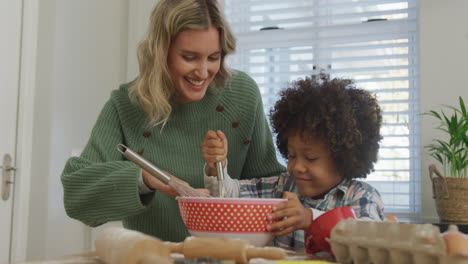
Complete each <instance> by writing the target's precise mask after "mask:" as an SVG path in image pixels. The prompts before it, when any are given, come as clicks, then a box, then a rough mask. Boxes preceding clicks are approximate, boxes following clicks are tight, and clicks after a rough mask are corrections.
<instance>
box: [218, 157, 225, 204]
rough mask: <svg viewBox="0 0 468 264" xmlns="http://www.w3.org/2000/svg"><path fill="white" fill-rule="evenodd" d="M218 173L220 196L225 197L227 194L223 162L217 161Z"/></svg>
mask: <svg viewBox="0 0 468 264" xmlns="http://www.w3.org/2000/svg"><path fill="white" fill-rule="evenodd" d="M216 174H217V178H218V189H219V197H224V196H226V189H225V188H224V170H223V163H222V162H216Z"/></svg>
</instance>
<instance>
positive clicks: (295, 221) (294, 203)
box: [267, 192, 312, 236]
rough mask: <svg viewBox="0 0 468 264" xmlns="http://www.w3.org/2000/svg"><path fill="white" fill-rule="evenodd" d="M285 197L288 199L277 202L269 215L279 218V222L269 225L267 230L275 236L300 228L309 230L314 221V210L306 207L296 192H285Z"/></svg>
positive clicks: (270, 217)
mask: <svg viewBox="0 0 468 264" xmlns="http://www.w3.org/2000/svg"><path fill="white" fill-rule="evenodd" d="M283 198H285V199H288V200H287V201H285V202H281V203H279V204H277V205H276V206H275V207H274V208H273V212H272V214H271V215H270V216H269V219H278V220H279V222H276V223H273V224H272V225H270V226H268V227H267V230H268V231H271V232H272V233H273V235H274V236H284V235H286V234H288V233H290V232H293V231H295V230H300V229H302V230H305V231H307V230H308V229H309V225H310V223H312V210H310V209H307V208H305V207H304V206H303V205H302V204H301V201H299V198H298V197H297V195H296V194H295V193H292V192H284V194H283Z"/></svg>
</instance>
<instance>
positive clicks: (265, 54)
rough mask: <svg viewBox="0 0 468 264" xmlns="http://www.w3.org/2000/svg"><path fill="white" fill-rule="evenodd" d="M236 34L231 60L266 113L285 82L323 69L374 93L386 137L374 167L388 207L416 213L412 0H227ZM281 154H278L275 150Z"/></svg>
mask: <svg viewBox="0 0 468 264" xmlns="http://www.w3.org/2000/svg"><path fill="white" fill-rule="evenodd" d="M224 4H225V13H226V16H227V18H228V21H229V23H230V25H231V28H232V30H233V31H234V33H235V36H236V38H237V51H236V53H235V54H234V55H232V56H230V57H228V61H227V63H228V65H229V66H230V67H232V68H235V69H239V70H242V71H245V72H247V73H249V74H250V76H252V77H253V78H254V79H255V81H256V82H257V83H258V85H259V87H260V91H261V93H262V97H263V103H264V109H265V113H267V114H268V113H269V111H270V109H271V108H272V107H273V105H274V103H275V102H276V100H277V99H278V94H279V91H280V90H281V89H282V88H284V87H285V86H286V85H287V83H288V82H290V81H292V80H296V79H297V78H304V77H305V76H308V75H311V74H318V73H320V72H325V73H328V74H330V76H331V77H332V78H333V77H341V78H353V79H355V80H356V85H357V86H358V87H360V88H363V89H367V90H369V91H371V92H373V93H375V94H376V96H377V98H378V101H379V104H380V106H381V108H382V110H383V126H382V130H381V132H382V135H383V139H382V141H381V144H380V151H379V154H378V162H377V163H376V164H375V171H374V172H373V173H372V174H370V175H368V177H367V180H366V181H367V182H369V183H370V184H372V185H373V186H374V187H376V188H377V189H378V190H379V192H380V194H381V196H382V198H383V201H384V204H385V212H386V213H387V214H394V215H398V216H400V217H401V216H404V217H407V218H418V217H419V216H420V207H421V206H420V204H421V201H420V196H421V195H420V194H421V191H420V153H419V152H420V151H419V149H420V147H419V84H418V70H419V66H418V61H419V59H418V22H417V21H418V1H417V0H407V1H403V0H307V1H306V0H303V1H301V0H288V1H284V0H281V1H280V0H225V1H224ZM278 157H280V156H279V155H278Z"/></svg>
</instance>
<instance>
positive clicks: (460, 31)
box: [27, 0, 468, 259]
mask: <svg viewBox="0 0 468 264" xmlns="http://www.w3.org/2000/svg"><path fill="white" fill-rule="evenodd" d="M156 1H157V0H151V1H129V0H118V1H116V0H100V1H94V0H80V1H76V0H59V1H57V0H41V1H40V14H39V15H40V17H39V19H40V21H39V43H38V65H37V90H36V101H35V107H36V109H35V110H36V111H35V116H34V118H35V124H34V125H35V128H36V129H35V137H34V142H33V159H34V160H33V164H32V166H33V169H32V170H33V171H35V172H36V173H35V175H32V183H31V194H30V197H31V204H30V219H29V232H30V233H29V240H28V249H27V252H28V253H27V254H28V256H27V258H28V259H40V258H43V257H54V256H61V255H66V254H74V253H79V252H83V251H85V250H87V249H88V246H89V245H88V243H87V242H88V241H87V239H88V238H89V237H88V235H89V234H88V235H87V229H86V228H85V227H84V225H83V224H81V223H80V222H78V221H75V220H72V219H70V218H68V217H67V216H66V215H65V211H64V208H63V191H62V186H61V182H60V174H61V171H62V169H63V166H64V164H65V161H66V159H67V158H68V157H69V156H70V154H71V151H72V150H73V149H79V148H81V147H83V146H84V145H85V144H86V141H87V139H88V137H89V133H90V131H91V128H92V126H93V124H94V122H95V120H96V118H97V115H98V113H99V111H100V109H101V107H102V106H103V104H104V102H105V101H106V100H107V99H108V98H109V95H110V91H111V90H112V89H115V88H117V87H118V85H119V84H120V83H122V82H125V81H128V80H131V79H133V78H134V77H135V76H136V73H137V68H138V67H137V62H136V46H137V43H138V41H139V40H140V39H141V37H142V36H143V34H144V33H145V32H146V25H147V17H148V16H149V12H150V11H151V7H152V6H153V4H154V2H156ZM420 6H421V8H420V32H421V33H420V65H421V66H420V67H421V68H420V77H421V78H420V88H421V90H420V95H421V111H427V110H428V109H431V108H432V107H434V106H436V105H438V104H441V103H448V104H456V103H457V97H458V95H462V96H463V97H464V98H465V100H466V101H468V85H467V84H466V83H465V82H464V80H465V78H466V76H468V72H467V71H468V18H467V17H466V15H465V13H466V11H467V10H468V1H465V0H451V1H439V0H421V1H420ZM421 135H422V138H421V145H422V146H423V145H426V144H428V143H429V142H430V141H431V139H432V138H434V136H435V135H436V131H435V130H434V129H433V128H432V125H431V122H430V120H427V118H424V117H423V118H422V119H421ZM421 151H422V165H421V167H422V172H421V174H422V176H421V177H422V188H421V189H422V210H423V211H422V214H423V218H424V219H434V218H436V213H435V206H434V201H433V199H432V189H431V185H430V181H429V178H428V170H427V167H428V165H429V164H430V163H431V162H433V161H432V160H430V159H429V158H428V155H427V152H426V151H425V150H424V149H421Z"/></svg>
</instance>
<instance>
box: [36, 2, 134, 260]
mask: <svg viewBox="0 0 468 264" xmlns="http://www.w3.org/2000/svg"><path fill="white" fill-rule="evenodd" d="M39 12H40V13H39V43H38V53H39V54H38V64H37V72H38V80H37V90H36V91H37V92H36V95H37V97H36V109H35V116H34V117H35V124H34V125H35V137H34V140H33V141H34V142H33V159H34V161H33V164H32V166H33V169H32V171H35V172H36V173H35V175H33V176H32V182H31V190H32V191H31V201H30V208H31V209H30V222H29V231H30V236H29V237H30V238H29V239H28V249H27V258H28V259H40V258H43V257H54V256H61V255H65V254H72V253H78V252H81V251H83V250H84V245H85V241H84V238H85V233H84V230H85V226H84V225H83V224H82V223H80V222H78V221H76V220H72V219H70V218H69V217H67V216H66V214H65V210H64V207H63V189H62V185H61V182H60V174H61V172H62V170H63V167H64V164H65V161H66V159H67V158H68V157H69V156H70V154H71V151H72V150H73V149H77V148H78V149H79V148H82V147H83V146H84V145H85V144H86V142H87V140H88V137H89V135H90V132H91V128H92V126H93V124H94V122H95V120H96V118H97V116H98V114H99V112H100V110H101V108H102V106H103V105H104V103H105V101H106V100H107V99H108V98H109V95H110V91H111V90H113V89H116V88H118V86H119V84H120V83H123V82H125V81H126V73H127V67H126V65H127V61H126V60H127V40H128V33H127V28H128V1H127V0H118V1H116V0H101V1H94V0H80V1H75V0H59V1H55V0H41V2H40V11H39Z"/></svg>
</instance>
